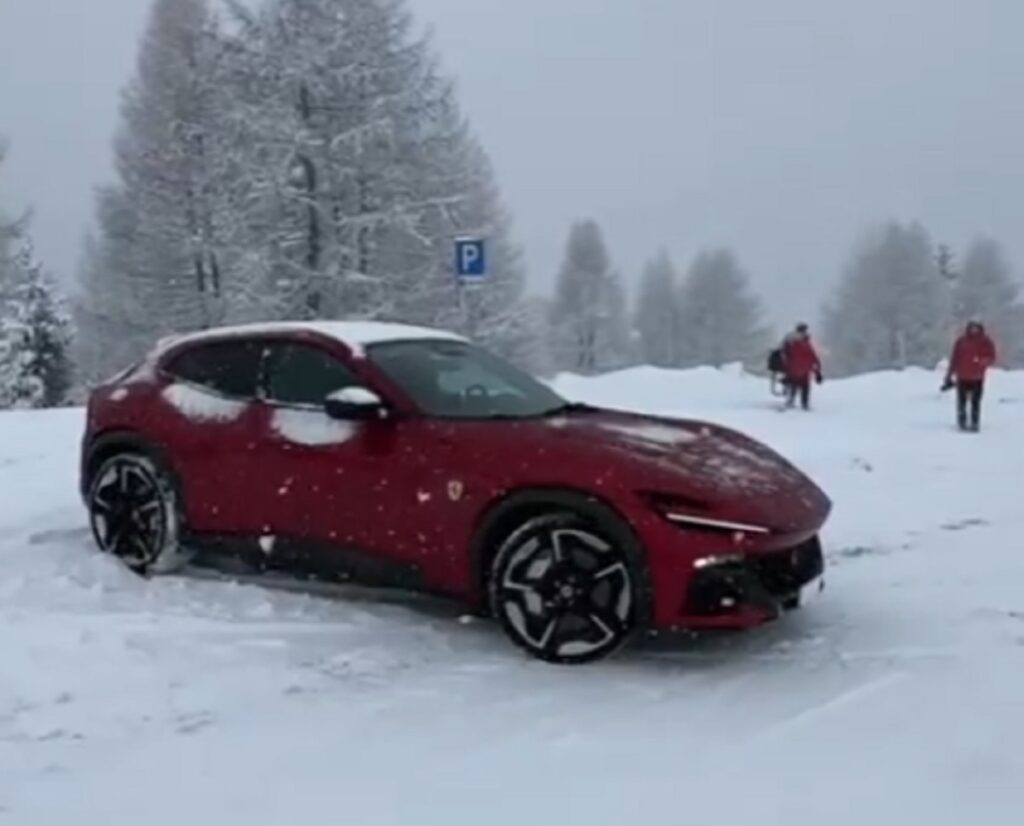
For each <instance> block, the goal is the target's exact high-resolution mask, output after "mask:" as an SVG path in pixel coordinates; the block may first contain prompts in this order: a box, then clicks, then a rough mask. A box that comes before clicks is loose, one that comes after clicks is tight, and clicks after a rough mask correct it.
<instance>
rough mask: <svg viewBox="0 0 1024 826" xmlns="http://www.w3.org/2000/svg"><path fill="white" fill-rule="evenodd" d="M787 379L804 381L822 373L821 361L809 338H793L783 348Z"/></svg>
mask: <svg viewBox="0 0 1024 826" xmlns="http://www.w3.org/2000/svg"><path fill="white" fill-rule="evenodd" d="M782 354H783V356H784V358H785V359H786V378H788V379H797V380H799V381H803V380H804V379H808V378H810V377H811V376H812V375H814V374H816V373H820V372H821V361H820V360H819V359H818V353H817V351H815V349H814V345H813V344H811V340H810V339H809V338H791V339H789V340H787V341H786V343H785V345H784V346H783V348H782Z"/></svg>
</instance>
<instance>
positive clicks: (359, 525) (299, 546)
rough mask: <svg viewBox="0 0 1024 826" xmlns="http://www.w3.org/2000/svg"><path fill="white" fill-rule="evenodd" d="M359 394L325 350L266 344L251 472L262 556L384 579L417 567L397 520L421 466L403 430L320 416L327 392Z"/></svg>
mask: <svg viewBox="0 0 1024 826" xmlns="http://www.w3.org/2000/svg"><path fill="white" fill-rule="evenodd" d="M365 386H366V383H365V381H364V379H363V378H361V377H360V376H359V375H357V373H356V372H355V371H354V370H353V369H352V368H351V367H350V366H349V365H348V364H347V363H346V362H345V361H344V360H343V359H342V358H341V357H339V356H338V355H337V354H335V353H333V352H331V351H329V350H328V349H326V348H322V347H319V346H316V345H315V344H310V343H306V342H296V341H286V342H285V341H282V342H274V343H270V344H268V346H267V350H266V361H265V366H264V379H263V387H262V397H263V398H262V408H263V414H262V423H261V428H262V435H261V439H260V444H261V449H260V454H261V460H260V468H259V470H258V471H257V475H258V477H259V485H260V490H261V495H260V496H259V498H258V501H257V502H256V503H254V506H255V507H257V508H258V510H259V512H260V514H261V515H262V518H263V526H262V532H263V534H264V535H265V536H266V537H268V540H266V541H265V542H264V547H265V548H267V549H271V551H268V552H272V551H273V549H274V548H277V549H278V552H280V553H285V554H295V553H298V554H299V556H300V557H301V558H302V559H303V560H304V561H308V562H312V563H313V564H314V565H315V566H316V567H318V568H321V567H327V568H334V567H338V568H352V569H354V570H356V572H357V573H358V574H360V575H361V576H364V577H366V578H371V579H373V578H377V577H378V575H379V576H380V578H382V579H388V580H390V579H393V578H394V577H396V576H397V577H401V576H402V574H403V573H411V572H412V569H413V568H415V567H416V555H417V551H418V548H416V547H414V546H413V544H412V543H411V542H410V530H411V528H410V526H409V525H408V524H407V523H406V521H405V520H404V519H403V517H404V516H406V515H407V513H406V512H407V511H408V509H409V504H410V502H411V501H415V498H414V495H413V494H411V493H410V492H409V491H408V487H409V484H410V471H411V470H412V469H413V468H415V467H417V466H418V464H419V460H418V458H417V457H416V456H415V455H414V454H412V453H410V452H409V451H408V450H407V443H406V441H405V436H406V432H407V429H406V427H405V426H403V423H402V422H400V421H398V420H395V419H393V418H391V419H381V420H374V421H339V420H335V419H331V418H330V417H328V416H327V413H326V412H325V410H324V401H325V400H326V398H327V396H328V395H329V394H331V393H333V392H335V391H337V390H341V389H344V388H349V387H365ZM271 538H272V539H271ZM289 540H291V541H289ZM278 546H280V547H278ZM378 563H379V565H378ZM402 569H405V571H404V572H403V570H402Z"/></svg>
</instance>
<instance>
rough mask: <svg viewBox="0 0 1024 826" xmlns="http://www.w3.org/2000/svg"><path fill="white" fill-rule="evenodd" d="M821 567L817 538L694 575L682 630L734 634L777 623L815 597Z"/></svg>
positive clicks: (821, 578)
mask: <svg viewBox="0 0 1024 826" xmlns="http://www.w3.org/2000/svg"><path fill="white" fill-rule="evenodd" d="M824 574H825V561H824V555H823V554H822V550H821V542H820V540H819V539H818V537H817V536H815V537H812V538H811V539H809V540H807V541H805V542H803V543H801V544H799V545H797V546H796V547H793V548H787V549H783V550H779V551H772V552H769V553H761V554H750V555H745V556H742V557H740V558H738V559H732V560H728V561H724V562H722V563H720V564H712V565H708V566H707V567H704V568H701V569H699V570H696V571H694V574H693V576H692V578H691V579H690V583H689V587H688V588H687V591H686V598H685V601H684V604H683V606H682V608H681V612H680V613H681V615H682V616H681V622H680V624H681V625H684V626H685V627H687V628H694V629H697V628H736V627H745V626H748V625H756V624H759V623H761V622H768V621H770V620H773V619H777V618H778V617H779V616H781V615H782V614H783V613H784V612H786V611H790V610H793V609H795V608H798V607H800V606H801V605H802V604H804V603H806V602H807V601H809V600H810V599H812V598H814V597H816V596H818V595H819V594H820V593H821V592H822V591H823V590H824V587H825V578H824Z"/></svg>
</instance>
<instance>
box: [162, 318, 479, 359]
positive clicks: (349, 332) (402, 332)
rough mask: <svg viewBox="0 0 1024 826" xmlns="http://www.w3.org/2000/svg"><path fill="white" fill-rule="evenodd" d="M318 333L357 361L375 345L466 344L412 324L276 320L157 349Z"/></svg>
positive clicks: (188, 338)
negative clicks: (217, 340)
mask: <svg viewBox="0 0 1024 826" xmlns="http://www.w3.org/2000/svg"><path fill="white" fill-rule="evenodd" d="M302 332H305V333H315V334H316V335H320V336H324V337H326V338H331V339H334V340H335V341H339V342H341V343H342V344H344V345H345V346H346V347H348V348H349V350H350V351H351V352H352V354H353V355H354V356H356V357H357V358H361V357H363V356H364V355H365V349H366V348H367V347H370V346H372V345H374V344H384V343H386V342H390V341H409V340H414V339H415V340H424V339H425V340H430V341H465V340H466V339H464V338H463V337H462V336H459V335H456V334H455V333H450V332H447V331H445V330H435V329H432V328H429V327H415V326H411V325H408V324H394V323H390V322H383V321H274V322H263V323H259V324H241V325H237V326H232V327H219V328H216V329H213V330H204V331H201V332H198V333H189V334H187V335H183V336H175V337H172V338H167V339H164V340H163V341H161V342H160V343H159V345H158V346H157V349H158V351H159V352H164V351H166V350H167V349H168V348H170V347H172V346H177V345H179V344H185V343H188V344H194V343H197V342H202V341H206V340H209V339H215V338H225V337H228V338H230V337H233V336H251V335H274V334H293V333H302Z"/></svg>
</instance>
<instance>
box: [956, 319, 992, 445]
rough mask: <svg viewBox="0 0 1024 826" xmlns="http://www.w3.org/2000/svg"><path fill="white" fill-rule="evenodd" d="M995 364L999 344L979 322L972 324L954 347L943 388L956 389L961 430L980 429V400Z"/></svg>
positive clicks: (957, 413) (957, 412) (957, 417)
mask: <svg viewBox="0 0 1024 826" xmlns="http://www.w3.org/2000/svg"><path fill="white" fill-rule="evenodd" d="M995 363H996V345H995V343H994V342H993V341H992V339H991V338H990V337H989V335H988V333H986V332H985V326H984V325H983V324H982V323H981V322H980V321H970V322H968V324H967V329H966V330H965V331H964V333H963V335H961V336H960V338H958V339H957V340H956V344H954V345H953V355H952V356H950V359H949V370H948V371H947V373H946V381H945V384H944V385H943V389H945V390H952V389H953V387H954V386H955V387H956V419H957V424H958V425H959V426H960V429H961V430H972V431H974V432H977V431H978V430H979V429H980V427H981V398H982V396H983V395H984V392H985V373H986V372H987V371H988V369H989V368H990V367H991V366H992V365H993V364H995ZM954 381H955V383H954Z"/></svg>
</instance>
